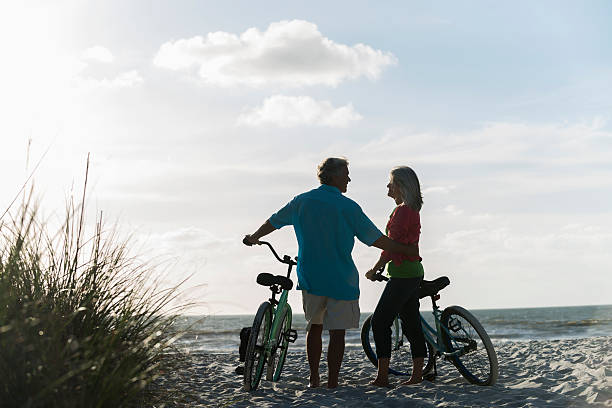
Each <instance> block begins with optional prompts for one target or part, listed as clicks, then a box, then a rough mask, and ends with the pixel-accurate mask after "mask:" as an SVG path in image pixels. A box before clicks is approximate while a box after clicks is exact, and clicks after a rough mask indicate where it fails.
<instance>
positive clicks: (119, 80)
mask: <svg viewBox="0 0 612 408" xmlns="http://www.w3.org/2000/svg"><path fill="white" fill-rule="evenodd" d="M76 81H77V84H78V85H79V87H80V88H85V89H92V88H107V89H111V88H133V87H135V86H138V85H140V84H142V83H143V82H144V79H143V78H142V76H141V75H140V74H139V73H138V71H136V70H131V71H127V72H123V73H121V74H119V75H117V76H116V77H114V78H111V79H108V78H103V79H96V78H76Z"/></svg>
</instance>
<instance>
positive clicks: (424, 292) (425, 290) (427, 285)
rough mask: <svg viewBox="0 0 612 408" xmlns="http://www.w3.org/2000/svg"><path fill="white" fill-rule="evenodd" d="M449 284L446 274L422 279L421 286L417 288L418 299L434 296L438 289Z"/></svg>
mask: <svg viewBox="0 0 612 408" xmlns="http://www.w3.org/2000/svg"><path fill="white" fill-rule="evenodd" d="M448 285H450V279H448V278H447V277H446V276H442V277H439V278H438V279H434V280H432V281H427V280H425V279H423V281H422V282H421V287H420V288H419V299H423V298H424V297H427V296H435V295H436V294H438V292H439V291H441V290H442V289H444V288H445V287H447V286H448Z"/></svg>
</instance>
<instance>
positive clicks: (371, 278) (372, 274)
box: [365, 269, 376, 281]
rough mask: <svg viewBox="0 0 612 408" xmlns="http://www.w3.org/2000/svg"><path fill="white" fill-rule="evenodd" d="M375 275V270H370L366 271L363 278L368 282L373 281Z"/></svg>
mask: <svg viewBox="0 0 612 408" xmlns="http://www.w3.org/2000/svg"><path fill="white" fill-rule="evenodd" d="M375 273H376V269H370V270H369V271H367V272H366V273H365V277H366V278H368V279H369V280H371V281H373V280H374V274H375Z"/></svg>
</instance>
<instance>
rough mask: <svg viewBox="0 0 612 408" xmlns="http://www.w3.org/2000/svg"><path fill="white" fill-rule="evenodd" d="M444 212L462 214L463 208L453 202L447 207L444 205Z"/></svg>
mask: <svg viewBox="0 0 612 408" xmlns="http://www.w3.org/2000/svg"><path fill="white" fill-rule="evenodd" d="M444 212H447V213H449V214H451V215H461V214H463V210H460V209H458V208H457V207H456V206H454V205H453V204H449V205H447V206H446V207H444Z"/></svg>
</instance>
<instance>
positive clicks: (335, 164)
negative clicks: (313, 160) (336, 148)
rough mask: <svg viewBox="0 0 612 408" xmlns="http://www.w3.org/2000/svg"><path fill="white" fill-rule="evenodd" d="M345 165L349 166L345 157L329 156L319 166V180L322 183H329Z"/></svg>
mask: <svg viewBox="0 0 612 408" xmlns="http://www.w3.org/2000/svg"><path fill="white" fill-rule="evenodd" d="M345 167H348V160H346V159H345V158H344V157H328V158H327V159H325V160H323V161H322V162H321V164H319V166H318V167H317V176H318V177H319V181H320V182H321V184H329V183H330V182H331V178H332V176H334V175H336V174H338V173H339V172H340V170H342V169H343V168H345Z"/></svg>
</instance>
